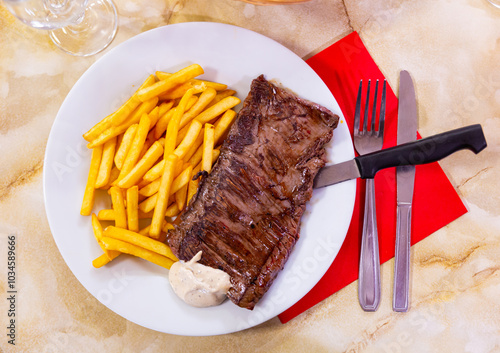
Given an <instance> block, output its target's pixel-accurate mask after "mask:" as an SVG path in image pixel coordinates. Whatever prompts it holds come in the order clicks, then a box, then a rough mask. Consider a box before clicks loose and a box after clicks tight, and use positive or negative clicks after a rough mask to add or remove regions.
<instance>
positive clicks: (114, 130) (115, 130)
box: [87, 98, 158, 148]
mask: <svg viewBox="0 0 500 353" xmlns="http://www.w3.org/2000/svg"><path fill="white" fill-rule="evenodd" d="M157 103H158V98H153V99H151V100H149V101H146V102H143V103H142V104H141V105H140V106H139V108H137V109H136V110H135V111H134V113H133V114H132V115H131V116H130V117H129V118H128V119H127V120H126V121H125V122H124V123H123V124H121V125H118V126H112V127H110V128H108V129H107V130H105V131H104V132H103V133H102V134H100V135H99V136H98V137H97V138H96V139H95V140H92V142H90V143H88V144H87V147H88V148H94V147H96V146H99V145H102V144H103V143H105V142H106V141H108V140H111V139H112V138H113V137H116V136H118V135H120V134H123V133H124V132H125V131H127V129H128V127H129V126H130V125H133V124H136V123H138V122H139V120H140V119H141V116H142V115H139V114H149V113H150V112H151V110H153V108H154V107H156V104H157Z"/></svg>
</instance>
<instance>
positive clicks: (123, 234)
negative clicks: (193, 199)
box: [104, 222, 179, 261]
mask: <svg viewBox="0 0 500 353" xmlns="http://www.w3.org/2000/svg"><path fill="white" fill-rule="evenodd" d="M165 223H167V222H165ZM104 236H105V237H109V238H113V239H118V240H122V241H124V242H127V243H130V244H133V245H137V246H140V247H141V248H144V249H147V250H150V251H153V252H155V253H157V254H159V255H163V256H166V257H168V258H170V259H172V260H174V261H179V259H177V257H176V256H175V255H174V253H173V252H172V250H170V248H169V247H168V245H166V244H164V243H161V242H159V241H158V240H154V239H151V238H149V237H147V236H144V235H142V234H140V233H138V232H134V231H130V230H126V229H120V228H116V227H113V226H109V227H107V228H106V230H105V231H104Z"/></svg>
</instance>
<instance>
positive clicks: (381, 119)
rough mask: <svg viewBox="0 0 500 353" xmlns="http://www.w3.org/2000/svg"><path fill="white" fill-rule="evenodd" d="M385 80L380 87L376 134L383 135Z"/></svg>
mask: <svg viewBox="0 0 500 353" xmlns="http://www.w3.org/2000/svg"><path fill="white" fill-rule="evenodd" d="M386 84H387V80H384V86H383V88H382V99H381V100H380V117H379V127H378V135H377V136H382V137H384V125H385V91H386V88H385V87H386Z"/></svg>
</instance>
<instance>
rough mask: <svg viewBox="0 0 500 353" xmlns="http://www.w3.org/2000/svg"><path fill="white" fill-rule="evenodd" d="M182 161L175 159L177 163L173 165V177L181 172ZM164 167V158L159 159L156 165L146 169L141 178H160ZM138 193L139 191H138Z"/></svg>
mask: <svg viewBox="0 0 500 353" xmlns="http://www.w3.org/2000/svg"><path fill="white" fill-rule="evenodd" d="M182 165H183V162H182V161H177V164H176V165H175V174H174V178H175V177H176V176H177V175H179V173H180V172H182ZM164 169H165V160H164V159H163V160H161V161H160V162H158V163H156V165H155V166H154V167H153V168H151V169H150V170H148V172H147V173H146V174H144V177H143V180H146V181H149V182H153V181H155V180H158V178H161V176H162V175H163V170H164ZM139 193H140V191H139Z"/></svg>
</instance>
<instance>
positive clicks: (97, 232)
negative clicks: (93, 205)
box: [92, 213, 120, 261]
mask: <svg viewBox="0 0 500 353" xmlns="http://www.w3.org/2000/svg"><path fill="white" fill-rule="evenodd" d="M92 229H93V230H94V237H95V239H96V240H97V243H98V244H99V246H100V247H101V249H102V251H104V254H105V255H106V256H107V257H108V259H109V261H111V260H113V259H114V258H116V257H117V256H118V255H120V253H119V252H118V253H117V254H116V251H112V250H108V249H106V247H105V246H104V244H103V243H102V241H101V239H102V233H103V230H102V226H101V223H100V222H99V220H98V219H97V216H96V215H95V213H92Z"/></svg>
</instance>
